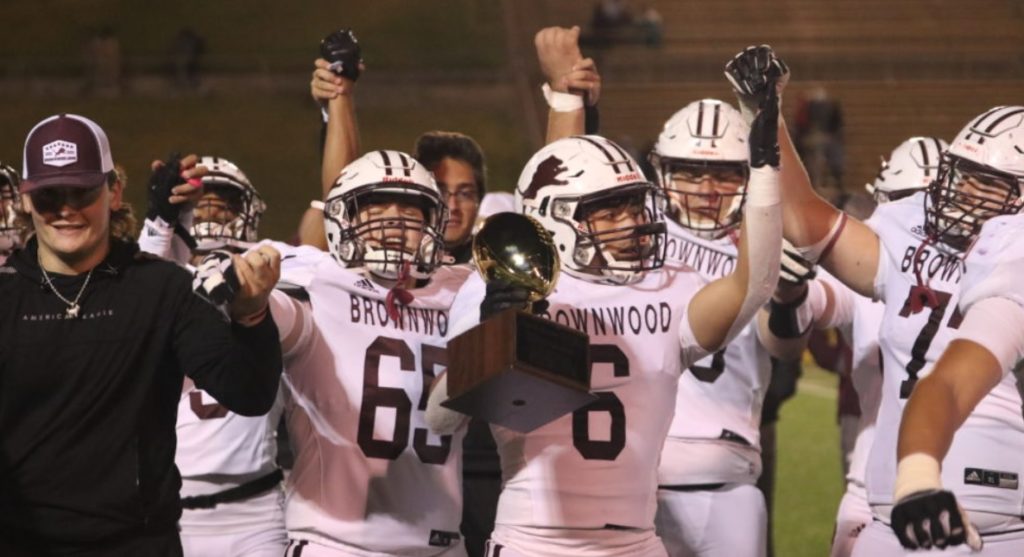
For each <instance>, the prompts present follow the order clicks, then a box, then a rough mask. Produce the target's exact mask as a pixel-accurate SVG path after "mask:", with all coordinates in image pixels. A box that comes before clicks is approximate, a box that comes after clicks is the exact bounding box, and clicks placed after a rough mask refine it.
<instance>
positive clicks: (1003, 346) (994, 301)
mask: <svg viewBox="0 0 1024 557" xmlns="http://www.w3.org/2000/svg"><path fill="white" fill-rule="evenodd" d="M954 338H956V339H963V340H969V341H972V342H974V343H976V344H978V345H980V346H982V347H984V348H985V349H986V350H988V351H989V352H991V353H992V355H993V356H995V357H996V359H997V360H999V364H1000V365H1001V366H1002V367H1003V374H1004V375H1005V374H1006V373H1008V372H1009V371H1010V370H1012V369H1013V368H1014V367H1015V366H1016V365H1017V362H1019V361H1020V360H1021V359H1022V358H1024V307H1021V305H1020V304H1018V303H1016V302H1014V301H1012V300H1009V299H1006V298H997V297H992V298H985V299H983V300H980V301H978V302H976V303H974V304H972V305H971V307H970V309H968V311H967V315H966V316H965V317H964V321H963V323H962V324H961V325H960V328H959V329H957V332H956V336H955V337H954Z"/></svg>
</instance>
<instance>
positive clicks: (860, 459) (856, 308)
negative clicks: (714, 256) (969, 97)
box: [759, 137, 948, 557]
mask: <svg viewBox="0 0 1024 557" xmlns="http://www.w3.org/2000/svg"><path fill="white" fill-rule="evenodd" d="M947 147H948V144H947V143H946V142H945V141H944V140H942V139H939V138H937V137H911V138H910V139H907V140H906V141H904V142H903V143H901V144H900V145H899V146H897V147H896V149H894V150H893V152H892V154H891V155H890V156H889V158H888V160H883V161H882V166H881V169H880V170H879V173H878V176H877V177H876V178H875V180H874V181H873V182H872V183H871V184H867V186H866V189H867V190H868V192H870V193H871V194H872V195H873V196H874V198H875V201H876V203H878V205H882V204H885V203H888V202H890V201H898V200H900V199H902V198H904V197H908V196H910V195H914V194H915V193H918V192H920V191H922V190H924V189H925V188H927V187H928V185H929V184H930V183H931V182H932V181H933V180H934V179H935V177H936V175H937V173H938V170H939V161H940V160H941V157H942V152H943V151H945V149H946V148H947ZM868 222H870V221H868ZM787 262H788V264H787ZM787 267H788V269H787ZM811 275H812V273H811V269H809V268H808V267H807V266H806V263H805V262H803V261H802V260H801V258H800V257H799V255H797V254H796V253H794V252H793V251H791V250H790V251H788V252H787V253H784V255H783V272H782V277H783V280H780V281H779V288H778V289H777V290H776V293H775V296H773V298H772V302H771V305H770V312H769V314H768V315H767V316H766V317H767V319H765V320H761V323H760V325H761V327H760V329H759V333H760V336H761V339H762V340H763V341H764V343H765V346H766V347H767V348H768V349H769V352H771V353H772V355H773V356H775V357H777V358H784V359H790V358H794V357H799V356H800V355H801V354H802V352H803V350H804V348H805V346H806V343H807V339H808V337H809V336H810V333H811V331H812V329H830V328H837V329H838V330H839V331H840V332H841V334H842V335H843V337H844V338H845V339H846V342H847V343H848V344H849V345H850V346H851V347H852V363H851V372H850V376H851V381H852V384H853V388H854V390H855V392H856V396H857V402H858V406H859V408H860V416H859V417H857V423H856V424H855V427H853V428H852V430H853V435H854V440H853V442H851V443H850V444H849V446H852V447H853V448H852V450H851V451H850V453H849V454H848V455H844V457H845V458H846V459H847V460H848V462H849V465H848V470H849V471H848V473H847V475H846V492H845V493H844V494H843V499H842V501H841V502H840V503H839V511H838V512H837V513H836V527H835V531H834V533H833V537H832V551H831V555H832V557H849V556H850V555H851V553H852V552H853V547H854V544H855V543H856V541H857V536H858V535H859V534H860V532H861V531H863V529H864V528H866V527H867V525H868V524H870V523H871V520H872V517H871V508H870V507H869V506H868V501H867V494H866V491H865V486H864V472H865V468H866V465H867V458H868V451H869V450H870V449H871V443H872V440H873V439H874V429H875V419H876V417H877V415H878V404H879V402H880V393H881V387H882V369H881V366H880V362H881V352H880V351H879V348H878V329H879V324H880V323H881V321H882V313H883V311H884V310H885V306H884V305H883V304H882V303H880V302H874V301H872V300H871V299H870V298H867V297H865V296H861V295H859V294H857V293H855V292H853V291H852V290H850V289H849V288H847V287H846V286H845V285H843V284H842V283H841V282H839V281H838V280H836V278H835V277H833V276H832V275H830V274H828V273H826V272H820V273H819V274H818V275H817V277H816V278H814V279H813V280H810V281H808V280H805V278H810V277H811ZM786 277H789V280H786ZM842 446H844V447H845V446H847V445H846V444H843V445H842Z"/></svg>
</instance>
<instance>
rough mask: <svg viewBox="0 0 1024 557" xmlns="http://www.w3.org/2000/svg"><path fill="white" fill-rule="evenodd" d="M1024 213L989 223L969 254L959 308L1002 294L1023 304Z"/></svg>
mask: <svg viewBox="0 0 1024 557" xmlns="http://www.w3.org/2000/svg"><path fill="white" fill-rule="evenodd" d="M1022 234H1024V216H1017V215H1014V216H1011V217H998V218H994V219H992V220H990V221H988V222H987V223H985V226H984V227H983V228H982V230H981V234H980V235H979V236H978V241H977V242H976V243H975V244H974V246H973V247H972V248H971V250H970V252H969V253H968V254H967V258H966V260H965V262H964V266H965V268H966V271H965V274H964V279H963V282H962V283H961V291H960V292H961V293H960V308H961V309H962V310H964V311H965V312H966V311H968V310H969V309H970V308H971V306H972V305H974V304H975V303H977V302H978V301H980V300H984V299H985V298H990V297H1001V298H1006V299H1008V300H1012V301H1013V302H1015V303H1016V304H1018V305H1024V287H1022V286H1021V278H1022V277H1024V243H1022V242H1020V241H1019V240H1018V239H1019V238H1022V237H1024V236H1022Z"/></svg>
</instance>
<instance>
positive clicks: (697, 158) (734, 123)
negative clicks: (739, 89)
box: [650, 99, 750, 239]
mask: <svg viewBox="0 0 1024 557" xmlns="http://www.w3.org/2000/svg"><path fill="white" fill-rule="evenodd" d="M749 135H750V127H749V126H748V125H747V123H746V121H745V120H744V119H743V116H742V115H741V114H740V113H739V111H738V110H736V109H735V108H733V107H732V106H731V105H729V104H728V103H724V102H722V101H719V100H715V99H703V100H699V101H695V102H692V103H690V104H688V105H686V106H685V107H684V108H683V109H682V110H680V111H679V112H676V113H675V114H673V115H672V117H671V118H669V119H668V121H667V122H665V127H664V128H663V129H662V131H661V134H660V135H659V136H658V141H657V143H655V144H654V149H653V150H652V151H651V155H650V160H651V164H652V165H654V169H655V172H656V173H657V175H658V182H659V183H660V184H661V187H662V188H664V189H665V191H666V193H669V194H672V195H669V203H670V205H669V210H668V215H669V217H670V218H671V219H672V220H674V221H676V222H677V223H679V225H680V226H683V227H685V228H687V229H689V230H691V231H693V232H694V233H695V234H697V235H699V236H701V237H704V238H709V239H714V238H720V237H722V236H724V235H725V234H727V233H728V232H729V231H731V230H732V229H734V228H735V227H736V226H737V225H739V223H740V221H741V220H742V218H743V202H744V201H745V200H746V195H747V180H748V179H749V177H750V166H749V160H750V147H749V145H748V144H747V140H748V136H749ZM684 176H686V177H688V179H687V180H686V181H687V182H692V183H694V184H700V183H701V182H703V180H705V179H707V178H710V180H711V181H712V182H715V181H717V180H726V181H729V182H738V183H739V188H738V189H736V190H735V192H731V191H730V192H728V193H723V192H716V191H714V189H711V190H709V191H707V193H698V192H697V191H693V190H690V191H684V190H681V189H679V188H678V186H677V185H675V183H674V182H673V177H675V178H676V179H680V178H682V177H684ZM695 187H697V186H695Z"/></svg>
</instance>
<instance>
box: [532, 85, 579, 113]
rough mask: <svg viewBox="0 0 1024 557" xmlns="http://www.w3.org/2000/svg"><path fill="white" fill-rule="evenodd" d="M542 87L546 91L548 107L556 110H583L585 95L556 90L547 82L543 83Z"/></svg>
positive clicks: (545, 97)
mask: <svg viewBox="0 0 1024 557" xmlns="http://www.w3.org/2000/svg"><path fill="white" fill-rule="evenodd" d="M540 89H541V91H543V92H544V100H546V101H548V107H550V108H551V110H554V111H555V112H575V111H577V110H583V97H582V96H580V95H573V94H572V93H561V92H559V91H555V90H553V89H551V86H550V85H548V84H547V83H545V84H544V85H541V86H540Z"/></svg>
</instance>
